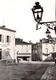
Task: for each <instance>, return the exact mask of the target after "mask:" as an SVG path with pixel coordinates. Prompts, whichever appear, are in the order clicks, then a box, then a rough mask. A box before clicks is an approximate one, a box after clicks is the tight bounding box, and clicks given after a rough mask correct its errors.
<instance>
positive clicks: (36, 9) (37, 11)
mask: <svg viewBox="0 0 56 80" xmlns="http://www.w3.org/2000/svg"><path fill="white" fill-rule="evenodd" d="M31 10H32V12H33V16H34V20H35V21H36V22H37V25H36V30H38V29H40V28H41V27H40V28H39V27H38V25H39V24H41V25H42V24H44V25H45V26H47V27H48V28H49V29H51V30H54V31H55V34H56V25H55V23H56V21H48V22H41V20H42V16H43V7H41V5H40V4H39V2H36V3H35V5H34V6H33V8H32V9H31Z"/></svg>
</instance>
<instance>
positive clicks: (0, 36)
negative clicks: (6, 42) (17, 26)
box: [0, 34, 2, 42]
mask: <svg viewBox="0 0 56 80" xmlns="http://www.w3.org/2000/svg"><path fill="white" fill-rule="evenodd" d="M1 41H2V35H1V34H0V42H1Z"/></svg>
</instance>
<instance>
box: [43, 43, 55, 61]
mask: <svg viewBox="0 0 56 80" xmlns="http://www.w3.org/2000/svg"><path fill="white" fill-rule="evenodd" d="M53 47H54V51H53ZM46 48H48V54H50V53H51V52H56V44H55V45H54V44H53V43H43V44H42V54H43V53H45V54H46ZM46 58H47V56H44V55H42V60H45V59H46Z"/></svg>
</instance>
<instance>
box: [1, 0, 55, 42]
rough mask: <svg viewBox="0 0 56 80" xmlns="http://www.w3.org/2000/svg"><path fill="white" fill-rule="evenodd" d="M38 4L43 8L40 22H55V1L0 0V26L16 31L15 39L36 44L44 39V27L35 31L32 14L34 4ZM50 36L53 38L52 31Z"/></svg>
mask: <svg viewBox="0 0 56 80" xmlns="http://www.w3.org/2000/svg"><path fill="white" fill-rule="evenodd" d="M37 1H38V2H40V5H41V6H42V7H43V9H44V12H43V18H42V21H54V20H55V0H0V26H2V25H5V26H6V27H7V28H9V29H13V30H16V33H15V37H16V38H21V39H23V40H24V41H27V42H29V40H31V41H32V42H34V43H35V42H38V41H39V39H41V38H46V34H45V32H46V28H47V27H46V26H44V25H39V26H41V29H40V30H36V22H35V21H34V17H33V14H32V11H31V9H32V7H33V6H34V5H35V2H37ZM51 32H52V33H51V35H52V36H55V34H54V31H51Z"/></svg>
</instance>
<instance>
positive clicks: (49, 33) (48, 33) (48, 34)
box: [45, 28, 51, 37]
mask: <svg viewBox="0 0 56 80" xmlns="http://www.w3.org/2000/svg"><path fill="white" fill-rule="evenodd" d="M45 33H46V36H47V37H49V36H50V35H51V32H50V31H49V29H48V28H47V31H46V32H45Z"/></svg>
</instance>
